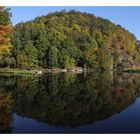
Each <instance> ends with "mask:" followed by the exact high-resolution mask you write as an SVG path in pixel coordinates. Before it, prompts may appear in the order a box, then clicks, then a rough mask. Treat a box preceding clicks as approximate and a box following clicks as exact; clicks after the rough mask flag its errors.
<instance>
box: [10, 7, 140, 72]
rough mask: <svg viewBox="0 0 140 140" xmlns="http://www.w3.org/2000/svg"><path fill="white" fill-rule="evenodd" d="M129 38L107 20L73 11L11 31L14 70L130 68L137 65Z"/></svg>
mask: <svg viewBox="0 0 140 140" xmlns="http://www.w3.org/2000/svg"><path fill="white" fill-rule="evenodd" d="M137 44H138V43H137V40H136V38H135V36H134V35H133V34H131V33H130V32H129V31H127V30H125V29H124V28H122V27H121V26H120V25H115V24H113V23H111V22H110V21H109V20H107V19H103V18H100V17H96V16H94V15H92V14H88V13H81V12H77V11H74V10H72V11H69V12H66V11H64V10H63V11H61V12H55V13H49V14H48V15H46V16H41V17H37V18H35V19H34V20H32V21H28V22H24V23H23V22H22V23H19V24H17V25H16V26H15V27H14V31H13V35H12V45H13V49H12V56H11V57H12V58H14V66H15V67H38V66H39V67H44V68H73V67H83V68H93V69H100V70H107V69H112V68H118V67H132V66H136V65H138V64H139V62H140V55H139V51H138V47H137Z"/></svg>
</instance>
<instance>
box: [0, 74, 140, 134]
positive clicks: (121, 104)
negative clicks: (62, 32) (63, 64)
mask: <svg viewBox="0 0 140 140" xmlns="http://www.w3.org/2000/svg"><path fill="white" fill-rule="evenodd" d="M139 78H140V75H136V74H132V75H130V74H122V75H117V74H110V73H86V74H85V73H84V74H72V73H61V74H48V75H46V76H41V77H27V76H0V132H2V133H3V132H4V133H6V132H7V133H8V132H10V131H11V129H12V128H11V123H12V121H13V119H12V112H15V113H16V114H18V115H19V116H22V117H27V118H32V119H35V120H37V121H39V122H43V123H47V124H49V125H51V126H59V127H63V128H75V127H79V126H84V125H87V124H94V122H96V121H100V120H103V119H106V118H109V117H110V116H112V115H113V114H115V113H119V112H121V111H122V110H123V109H125V108H127V107H128V106H130V105H131V104H132V103H134V101H135V100H136V98H137V97H138V96H139V94H140V80H139Z"/></svg>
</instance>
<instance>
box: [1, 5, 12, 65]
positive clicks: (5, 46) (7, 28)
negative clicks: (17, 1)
mask: <svg viewBox="0 0 140 140" xmlns="http://www.w3.org/2000/svg"><path fill="white" fill-rule="evenodd" d="M10 17H11V14H10V13H9V9H7V8H5V7H4V6H0V60H3V61H1V62H0V63H1V64H2V62H4V61H5V60H6V58H7V57H9V55H10V50H11V44H10V38H9V34H10V33H11V30H12V26H11V23H10Z"/></svg>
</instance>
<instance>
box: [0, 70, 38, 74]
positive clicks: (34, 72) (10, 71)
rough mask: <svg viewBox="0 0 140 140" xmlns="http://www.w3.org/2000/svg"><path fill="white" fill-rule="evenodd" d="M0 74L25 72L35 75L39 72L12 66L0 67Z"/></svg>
mask: <svg viewBox="0 0 140 140" xmlns="http://www.w3.org/2000/svg"><path fill="white" fill-rule="evenodd" d="M0 74H23V75H24V74H25V75H36V74H39V73H38V71H35V70H25V69H17V68H16V69H13V68H0Z"/></svg>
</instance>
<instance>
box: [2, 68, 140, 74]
mask: <svg viewBox="0 0 140 140" xmlns="http://www.w3.org/2000/svg"><path fill="white" fill-rule="evenodd" d="M111 71H113V70H111ZM66 72H69V73H75V74H80V73H84V72H94V70H93V69H82V68H81V69H43V68H42V69H31V70H29V69H20V68H0V74H20V75H42V74H47V73H66ZM122 72H126V73H140V67H137V68H126V69H124V70H122Z"/></svg>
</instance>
